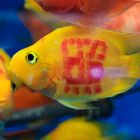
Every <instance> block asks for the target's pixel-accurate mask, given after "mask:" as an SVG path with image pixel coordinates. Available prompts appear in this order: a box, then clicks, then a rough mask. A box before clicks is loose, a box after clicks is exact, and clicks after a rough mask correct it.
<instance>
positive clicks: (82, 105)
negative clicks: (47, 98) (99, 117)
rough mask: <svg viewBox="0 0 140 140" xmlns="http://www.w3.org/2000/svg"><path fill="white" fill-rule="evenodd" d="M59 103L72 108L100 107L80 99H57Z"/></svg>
mask: <svg viewBox="0 0 140 140" xmlns="http://www.w3.org/2000/svg"><path fill="white" fill-rule="evenodd" d="M57 101H58V102H59V103H61V104H63V105H64V106H67V107H69V108H72V109H77V110H84V109H94V108H95V109H98V107H95V106H93V105H92V104H90V103H88V102H79V101H68V100H57Z"/></svg>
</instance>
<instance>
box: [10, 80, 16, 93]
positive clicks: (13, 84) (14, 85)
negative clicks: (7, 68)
mask: <svg viewBox="0 0 140 140" xmlns="http://www.w3.org/2000/svg"><path fill="white" fill-rule="evenodd" d="M11 87H12V90H13V91H14V90H15V89H16V84H15V83H13V82H12V83H11Z"/></svg>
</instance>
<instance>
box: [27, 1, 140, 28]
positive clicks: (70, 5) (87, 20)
mask: <svg viewBox="0 0 140 140" xmlns="http://www.w3.org/2000/svg"><path fill="white" fill-rule="evenodd" d="M35 1H36V2H37V3H38V4H39V5H40V6H41V8H43V9H44V10H45V11H46V12H47V13H50V14H52V15H54V16H55V17H58V18H59V19H61V20H65V21H67V22H69V23H72V24H76V25H79V26H84V27H93V26H102V25H103V24H104V23H106V22H109V21H111V20H112V19H113V18H114V17H116V16H118V15H120V14H121V13H123V12H125V11H126V10H127V9H129V8H130V7H133V6H134V5H135V4H136V3H138V2H139V0H67V1H66V0H35ZM25 7H27V8H30V7H31V9H36V11H37V12H41V13H42V10H41V9H40V8H39V7H38V5H37V4H35V3H34V2H33V0H26V3H25Z"/></svg>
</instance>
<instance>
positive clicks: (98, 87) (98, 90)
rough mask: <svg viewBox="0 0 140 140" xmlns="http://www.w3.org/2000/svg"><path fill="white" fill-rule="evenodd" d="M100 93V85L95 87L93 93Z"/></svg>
mask: <svg viewBox="0 0 140 140" xmlns="http://www.w3.org/2000/svg"><path fill="white" fill-rule="evenodd" d="M101 91H102V87H101V85H96V87H95V92H96V93H100V92H101Z"/></svg>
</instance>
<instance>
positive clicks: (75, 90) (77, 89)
mask: <svg viewBox="0 0 140 140" xmlns="http://www.w3.org/2000/svg"><path fill="white" fill-rule="evenodd" d="M73 92H74V93H75V94H76V95H78V94H79V87H77V86H76V87H73Z"/></svg>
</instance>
